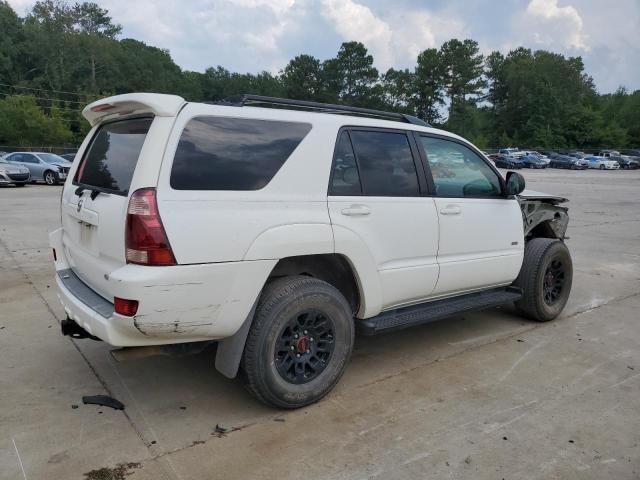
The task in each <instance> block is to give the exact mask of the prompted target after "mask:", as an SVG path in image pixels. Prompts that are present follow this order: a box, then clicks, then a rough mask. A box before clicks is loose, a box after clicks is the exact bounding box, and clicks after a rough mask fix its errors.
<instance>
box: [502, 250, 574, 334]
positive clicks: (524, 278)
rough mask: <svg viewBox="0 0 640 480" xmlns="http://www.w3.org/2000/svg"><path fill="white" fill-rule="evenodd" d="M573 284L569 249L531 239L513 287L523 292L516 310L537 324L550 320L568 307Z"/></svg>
mask: <svg viewBox="0 0 640 480" xmlns="http://www.w3.org/2000/svg"><path fill="white" fill-rule="evenodd" d="M572 281H573V263H572V261H571V254H570V253H569V249H568V248H567V246H566V245H565V244H564V242H561V241H560V240H555V239H551V238H534V239H531V240H529V242H527V244H526V245H525V248H524V261H523V262H522V268H521V269H520V274H519V275H518V278H516V281H515V282H514V286H516V287H519V288H521V289H522V291H523V296H522V299H521V300H519V301H517V302H516V308H517V309H518V311H519V312H520V313H521V314H522V315H523V316H525V317H527V318H530V319H531V320H535V321H537V322H548V321H549V320H553V319H554V318H556V317H557V316H558V315H560V312H562V309H563V308H564V307H565V305H566V304H567V300H569V294H570V293H571V283H572Z"/></svg>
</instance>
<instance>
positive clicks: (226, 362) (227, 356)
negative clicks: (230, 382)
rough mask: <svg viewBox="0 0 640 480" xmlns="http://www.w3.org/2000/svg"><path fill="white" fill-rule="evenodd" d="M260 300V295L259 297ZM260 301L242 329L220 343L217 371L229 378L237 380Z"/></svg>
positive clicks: (217, 354) (253, 308) (217, 355)
mask: <svg viewBox="0 0 640 480" xmlns="http://www.w3.org/2000/svg"><path fill="white" fill-rule="evenodd" d="M258 298H260V295H258ZM257 305H258V300H256V301H255V303H254V304H253V307H251V311H250V312H249V315H247V318H246V319H245V321H244V322H243V324H242V326H241V327H240V329H239V330H238V331H237V332H236V333H235V334H234V335H233V336H231V337H229V338H225V339H224V340H222V341H221V342H218V350H217V353H216V370H218V371H219V372H220V373H221V374H223V375H224V376H225V377H227V378H235V377H236V375H237V373H238V368H239V367H240V360H242V353H243V352H244V345H245V343H246V342H247V336H248V335H249V329H250V328H251V324H252V323H253V315H254V314H255V312H256V306H257Z"/></svg>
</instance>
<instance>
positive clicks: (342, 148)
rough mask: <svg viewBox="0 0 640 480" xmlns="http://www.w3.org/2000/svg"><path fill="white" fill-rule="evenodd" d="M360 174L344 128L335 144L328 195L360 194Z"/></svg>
mask: <svg viewBox="0 0 640 480" xmlns="http://www.w3.org/2000/svg"><path fill="white" fill-rule="evenodd" d="M361 194H362V188H361V187H360V175H359V174H358V166H357V165H356V158H355V155H354V154H353V148H352V147H351V140H350V139H349V133H348V132H347V131H346V130H345V131H343V132H342V133H341V134H340V139H339V140H338V144H337V145H336V153H335V160H334V162H333V175H332V177H331V189H330V191H329V195H361Z"/></svg>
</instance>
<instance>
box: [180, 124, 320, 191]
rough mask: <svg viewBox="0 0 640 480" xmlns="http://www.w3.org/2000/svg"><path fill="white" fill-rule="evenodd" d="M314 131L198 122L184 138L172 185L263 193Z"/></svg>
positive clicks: (304, 127) (299, 127) (284, 126)
mask: <svg viewBox="0 0 640 480" xmlns="http://www.w3.org/2000/svg"><path fill="white" fill-rule="evenodd" d="M309 130H311V125H309V124H306V123H293V122H276V121H270V120H251V119H241V118H221V117H199V118H194V119H193V120H191V121H190V122H189V123H188V124H187V126H186V127H185V129H184V131H183V132H182V136H181V137H180V142H179V143H178V149H177V151H176V155H175V159H174V161H173V167H172V170H171V186H172V187H173V188H175V189H177V190H258V189H260V188H263V187H264V186H265V185H266V184H267V183H269V181H270V180H271V179H272V178H273V176H274V175H275V174H276V173H277V172H278V170H280V167H282V165H283V164H284V162H285V161H286V160H287V158H289V156H290V155H291V154H292V153H293V151H294V150H295V149H296V147H297V146H298V145H299V144H300V142H301V141H302V139H303V138H304V137H305V136H306V135H307V133H309Z"/></svg>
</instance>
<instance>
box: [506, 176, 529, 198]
mask: <svg viewBox="0 0 640 480" xmlns="http://www.w3.org/2000/svg"><path fill="white" fill-rule="evenodd" d="M524 186H525V182H524V177H523V176H522V175H520V174H519V173H518V172H507V182H506V187H507V188H506V190H507V192H506V193H507V195H518V194H520V193H522V191H523V190H524Z"/></svg>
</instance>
